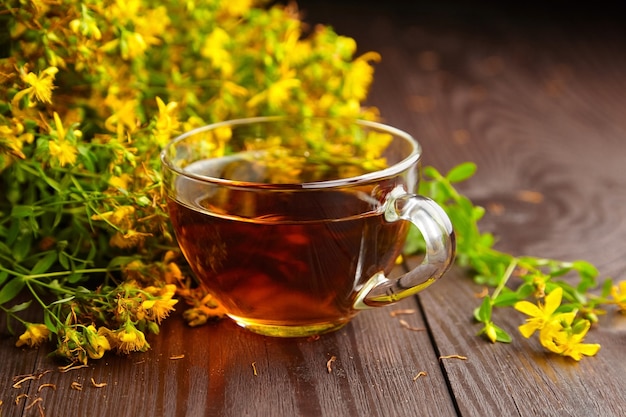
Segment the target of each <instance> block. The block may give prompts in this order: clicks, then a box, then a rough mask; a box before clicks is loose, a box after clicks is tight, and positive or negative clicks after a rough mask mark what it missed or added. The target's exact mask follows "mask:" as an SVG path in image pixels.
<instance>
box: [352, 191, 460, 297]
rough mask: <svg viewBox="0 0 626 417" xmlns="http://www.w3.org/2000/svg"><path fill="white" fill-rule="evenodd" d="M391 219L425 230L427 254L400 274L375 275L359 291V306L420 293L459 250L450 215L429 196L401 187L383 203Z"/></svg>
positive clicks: (423, 234) (449, 263)
mask: <svg viewBox="0 0 626 417" xmlns="http://www.w3.org/2000/svg"><path fill="white" fill-rule="evenodd" d="M383 210H384V218H385V220H386V221H388V222H396V221H398V220H408V221H410V222H411V223H413V224H414V225H415V226H416V227H417V228H418V229H419V231H420V232H421V233H422V236H423V238H424V241H425V243H426V254H425V256H424V260H423V261H422V263H421V264H419V265H418V266H416V267H415V268H413V269H412V270H411V271H409V272H407V273H405V274H403V275H401V276H400V277H397V278H393V279H389V278H387V277H386V276H385V274H384V273H383V272H379V273H377V274H375V275H374V276H372V277H371V278H370V279H369V280H368V281H367V283H366V284H365V285H364V287H363V288H362V289H361V290H360V291H359V296H358V297H357V300H356V302H355V304H354V308H356V309H366V308H371V307H381V306H385V305H388V304H392V303H395V302H396V301H400V300H402V299H403V298H406V297H408V296H411V295H414V294H417V293H418V292H420V291H422V290H423V289H425V288H426V287H428V286H429V285H431V284H432V283H433V282H435V281H436V280H437V279H439V278H440V277H441V276H442V275H443V274H444V273H445V272H446V271H447V270H448V268H449V267H450V265H452V262H453V261H454V255H455V250H456V243H455V235H454V230H453V229H452V223H451V222H450V218H449V217H448V215H447V214H446V213H445V211H443V209H442V208H441V207H440V206H439V205H438V204H437V203H435V202H434V201H433V200H431V199H430V198H428V197H424V196H420V195H415V194H407V193H406V191H404V189H403V188H402V187H401V186H399V187H396V188H395V189H393V190H392V191H391V192H390V193H389V194H388V196H387V200H386V202H385V204H384V205H383Z"/></svg>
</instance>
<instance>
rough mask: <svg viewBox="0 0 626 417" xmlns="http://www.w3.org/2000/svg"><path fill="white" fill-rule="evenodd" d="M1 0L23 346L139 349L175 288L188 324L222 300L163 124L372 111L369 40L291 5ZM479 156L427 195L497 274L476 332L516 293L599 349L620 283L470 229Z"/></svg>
mask: <svg viewBox="0 0 626 417" xmlns="http://www.w3.org/2000/svg"><path fill="white" fill-rule="evenodd" d="M0 1H1V2H2V6H3V9H0V325H3V326H6V327H8V328H9V330H10V331H15V330H16V329H15V326H20V328H19V331H20V332H21V336H19V339H18V340H17V345H18V346H21V345H29V346H37V345H39V344H40V343H42V342H43V341H45V340H52V341H53V342H55V343H56V353H57V354H58V355H60V356H61V357H64V358H67V359H68V360H69V361H71V362H80V363H86V362H87V361H88V360H89V359H90V358H91V359H97V358H101V357H102V356H103V355H104V353H105V352H107V351H109V350H114V351H117V352H122V353H129V352H133V351H145V350H146V349H148V348H149V344H148V341H147V339H146V334H147V333H158V331H159V326H160V324H161V322H162V320H163V319H165V318H166V317H167V316H168V315H169V313H170V312H171V311H172V310H173V309H174V306H175V305H176V304H177V303H178V300H179V299H184V300H185V301H186V302H187V303H189V304H190V307H189V308H188V309H187V310H186V311H185V313H184V316H185V318H186V319H187V321H188V322H189V323H190V324H191V325H198V324H202V323H204V322H206V321H207V320H208V319H209V318H211V317H219V316H220V315H221V314H222V312H221V310H220V308H219V306H218V305H217V304H216V303H215V302H214V301H213V299H212V298H211V296H210V295H208V294H205V293H204V292H203V290H202V288H201V287H198V286H196V285H194V282H193V281H192V279H191V277H190V275H189V274H188V273H187V272H186V271H187V270H186V268H185V267H184V265H185V263H184V261H183V258H182V256H180V253H179V249H178V246H177V244H176V242H175V240H174V237H173V236H172V233H171V231H170V226H169V221H168V216H167V212H166V205H165V198H164V194H163V190H162V181H161V174H160V161H159V154H160V151H161V149H162V147H163V146H164V145H165V144H166V142H168V141H169V140H170V139H171V138H172V137H173V136H175V135H177V134H179V133H182V132H184V131H188V130H191V129H193V128H196V127H199V126H202V125H206V124H209V123H212V122H216V121H223V120H228V119H235V118H242V117H251V116H264V115H292V116H303V117H307V116H338V117H353V118H357V117H358V118H362V119H370V120H373V119H376V118H377V117H378V115H377V112H376V109H375V108H364V107H363V106H362V103H363V101H364V99H365V98H366V95H367V93H368V90H369V86H370V83H371V82H372V77H373V67H372V63H374V62H376V61H378V60H379V59H380V57H379V55H378V54H377V53H375V52H368V53H365V54H363V55H360V56H356V55H355V52H356V42H355V41H354V40H353V39H351V38H348V37H344V36H339V35H338V34H336V33H335V32H334V31H333V30H332V29H331V28H329V27H327V26H317V27H314V28H307V27H305V25H304V24H303V22H302V21H301V20H300V19H299V15H298V10H297V8H296V6H295V5H290V6H276V5H274V6H271V5H269V4H267V3H264V2H263V1H261V2H258V3H253V1H252V0H203V1H202V0H185V1H176V0H163V1H156V0H141V1H140V0H124V1H122V0H57V1H54V2H51V1H46V0H0ZM475 170H476V166H475V165H474V164H472V163H471V162H468V163H464V164H461V165H459V166H457V167H454V168H453V169H452V170H450V171H449V172H447V173H445V174H441V173H439V172H438V171H437V170H436V169H434V168H433V167H425V168H424V179H423V180H422V182H421V184H420V187H421V189H420V193H421V194H423V195H426V196H429V197H431V198H432V199H434V200H435V201H436V202H437V203H439V204H440V205H441V206H442V207H444V209H445V210H446V211H447V213H448V215H449V216H450V218H451V220H452V223H453V226H454V228H455V232H456V236H457V262H458V263H459V264H461V265H463V266H467V267H469V268H470V269H471V270H473V271H474V272H475V274H474V275H473V278H474V281H475V282H477V283H479V284H481V285H485V286H486V287H490V288H492V289H493V290H492V291H491V292H486V293H485V294H484V296H483V297H482V301H481V303H480V306H479V307H477V308H476V309H475V311H474V318H475V320H476V322H477V323H479V324H480V325H481V326H482V328H481V329H480V330H479V334H480V335H482V336H484V337H485V338H486V339H487V340H489V341H491V342H510V341H512V338H511V336H510V335H509V334H508V333H507V332H506V331H505V330H504V329H502V328H500V327H499V326H498V325H497V324H496V323H495V320H494V316H495V315H494V314H492V313H493V311H495V309H497V308H502V307H511V308H515V309H516V310H518V311H519V312H521V313H523V314H525V315H526V316H528V317H527V319H526V321H525V322H524V323H523V324H521V325H520V326H519V331H520V333H521V334H522V336H524V337H530V336H532V335H533V334H538V338H539V341H540V343H541V345H542V346H543V347H544V348H546V349H547V350H549V351H551V352H554V353H557V354H560V355H564V356H569V357H571V358H573V359H575V360H580V359H581V358H582V357H583V356H587V355H594V354H596V352H598V350H599V348H600V346H599V345H597V344H587V343H583V339H584V337H585V336H586V334H587V332H588V330H589V329H590V327H591V325H592V323H595V322H597V321H598V315H599V314H602V313H603V312H604V311H603V310H602V309H601V308H600V307H601V306H602V305H605V304H611V305H615V306H617V308H618V310H620V311H626V282H624V281H622V282H619V283H616V284H615V285H613V282H612V281H611V280H606V281H605V282H604V285H603V286H602V291H601V294H599V295H598V294H592V293H591V291H592V290H593V289H594V288H597V286H598V283H597V275H598V271H597V270H596V268H595V267H594V266H593V265H591V264H589V263H587V262H584V261H574V262H565V261H557V260H550V259H543V258H539V257H530V256H525V257H515V256H513V255H510V254H506V253H502V252H500V251H497V250H495V249H494V248H493V246H494V242H495V239H494V237H493V236H491V235H490V234H489V233H481V232H480V230H479V228H478V222H479V220H480V218H481V217H482V215H483V214H484V210H483V209H482V208H481V207H477V206H474V205H473V204H472V203H471V202H470V201H469V199H467V198H466V197H464V196H463V195H461V194H459V193H458V192H457V190H456V189H455V184H456V183H458V182H460V181H464V180H466V179H468V178H469V177H471V176H472V175H473V173H474V171H475ZM421 242H422V241H421V239H420V237H419V236H417V235H416V236H413V237H410V238H409V241H408V244H407V246H406V248H405V251H406V253H412V252H414V251H418V250H421V249H422V248H421ZM566 275H567V276H568V278H567V279H565V278H563V277H565V276H566ZM570 275H575V276H577V277H578V281H577V282H575V277H571V278H570V277H569V276H570ZM511 277H515V278H516V280H515V281H516V282H518V283H520V284H519V285H517V286H516V288H510V281H512V280H510V278H511Z"/></svg>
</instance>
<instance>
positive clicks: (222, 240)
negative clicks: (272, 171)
mask: <svg viewBox="0 0 626 417" xmlns="http://www.w3.org/2000/svg"><path fill="white" fill-rule="evenodd" d="M220 191H221V192H225V193H226V194H227V195H224V194H223V193H222V194H220V193H212V195H211V196H204V197H203V198H198V199H196V200H195V201H189V200H187V201H184V203H181V202H180V201H175V200H170V203H169V209H170V215H171V219H172V222H173V225H174V227H175V230H176V233H177V238H178V241H179V244H180V246H181V248H182V250H183V252H184V254H185V256H186V258H187V260H188V261H189V263H190V265H191V266H192V268H193V270H194V272H195V273H196V274H197V277H198V278H199V279H200V280H202V282H203V283H204V284H205V285H206V286H207V287H208V288H209V290H210V291H211V292H212V293H213V295H215V296H216V297H217V298H218V299H219V300H220V302H221V303H222V304H223V305H224V307H225V308H226V310H227V311H228V312H229V314H230V315H232V316H234V317H235V318H236V319H237V318H239V319H244V320H245V321H247V322H253V323H257V324H270V325H289V326H293V325H310V324H319V323H330V322H342V321H346V322H347V321H348V320H349V319H350V318H351V317H352V316H353V315H354V311H353V308H352V305H353V302H354V299H355V297H356V292H357V291H358V290H359V289H360V287H361V286H362V284H363V283H364V282H366V281H367V280H368V279H369V278H370V277H371V276H372V275H373V274H375V273H376V272H379V271H383V270H384V271H385V272H389V270H390V269H391V268H392V267H393V265H394V260H395V259H396V257H397V256H398V254H399V253H400V250H401V248H402V242H403V241H404V236H405V234H406V232H407V230H408V229H407V228H408V225H407V223H406V222H403V221H400V222H396V223H387V222H386V221H384V219H383V218H382V214H380V213H379V212H378V211H376V210H373V208H372V207H369V208H368V207H367V206H368V204H369V203H367V202H365V201H363V200H362V199H360V198H359V193H356V194H355V193H347V192H340V191H320V192H316V193H310V192H307V193H300V192H278V193H256V194H255V193H248V192H243V191H238V190H232V189H231V190H224V189H221V190H220ZM181 194H183V193H181ZM242 207H245V209H244V208H242ZM374 209H375V208H374ZM244 211H245V217H237V216H232V215H225V214H224V213H232V212H244ZM364 212H367V214H365V215H363V214H361V215H355V214H354V213H364Z"/></svg>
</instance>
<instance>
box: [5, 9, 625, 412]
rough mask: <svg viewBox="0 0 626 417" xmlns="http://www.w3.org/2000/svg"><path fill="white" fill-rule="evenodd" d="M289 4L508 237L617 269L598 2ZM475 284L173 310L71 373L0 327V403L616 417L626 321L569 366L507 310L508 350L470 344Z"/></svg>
mask: <svg viewBox="0 0 626 417" xmlns="http://www.w3.org/2000/svg"><path fill="white" fill-rule="evenodd" d="M299 3H300V4H301V8H302V10H303V12H304V15H303V16H304V18H305V19H306V20H307V21H309V22H311V23H312V24H314V23H318V22H320V23H328V24H331V25H332V26H333V27H334V28H335V29H336V31H337V32H339V33H340V34H343V35H347V36H352V37H354V38H355V39H356V40H357V44H358V45H359V49H360V51H362V52H365V51H368V50H375V51H378V52H380V53H381V54H382V56H383V61H382V62H381V63H380V64H377V66H376V75H375V82H374V85H373V88H372V93H371V96H370V98H369V102H370V104H372V105H375V106H377V107H378V108H379V109H380V110H381V114H382V117H383V119H384V120H385V121H386V122H388V123H389V124H392V125H395V126H397V127H400V128H403V129H405V130H407V131H409V132H410V133H412V134H413V135H414V136H415V137H416V138H417V139H418V140H419V141H420V142H421V144H422V145H423V148H424V159H423V162H424V164H426V165H433V166H435V167H436V168H438V169H439V170H441V171H446V170H448V169H450V168H451V167H453V166H454V165H456V164H458V163H460V162H464V161H474V162H476V163H477V165H478V168H479V169H478V173H477V174H476V176H475V177H474V178H473V179H471V180H470V181H468V182H467V183H464V184H462V191H463V192H464V193H465V194H467V195H468V196H469V197H470V198H472V200H474V202H475V203H477V204H480V205H483V206H484V207H485V208H486V209H487V215H486V216H485V218H484V220H483V222H482V227H483V229H484V230H488V231H492V232H493V233H494V234H496V235H497V236H498V238H499V241H498V247H499V248H500V249H503V250H505V251H510V252H512V253H515V254H530V255H538V256H539V255H540V256H546V257H553V258H559V259H564V260H572V259H579V258H581V259H586V260H589V261H591V262H593V263H594V264H596V265H597V266H598V267H599V269H600V272H601V274H602V275H603V276H609V275H610V276H614V277H615V278H616V279H626V257H625V256H624V253H625V252H626V248H625V244H624V238H623V236H624V235H625V234H626V174H625V173H626V170H625V169H624V160H625V157H626V117H624V114H625V112H626V75H625V74H626V54H624V53H623V52H624V51H625V50H626V33H625V32H624V30H623V27H622V22H621V21H619V19H616V18H614V17H613V16H612V14H613V12H612V9H610V8H609V7H608V5H607V4H606V3H604V2H601V3H602V4H601V5H596V7H595V8H593V9H591V8H589V9H588V10H584V13H578V14H576V15H573V16H569V15H564V14H563V13H564V11H563V10H560V8H559V7H562V6H561V4H560V3H559V2H553V3H549V2H548V3H545V2H544V3H539V2H530V3H528V2H524V4H523V5H522V4H520V5H517V6H515V8H514V9H506V8H502V7H498V4H497V3H495V2H471V4H470V3H469V2H463V1H456V2H454V1H446V2H400V1H399V2H393V1H389V2H384V3H381V2H362V1H356V0H355V1H348V0H343V1H332V2H330V1H324V0H316V1H311V0H306V1H302V2H299ZM426 3H428V4H426ZM567 7H568V10H571V9H572V8H575V5H572V4H568V5H567ZM581 10H582V6H581V9H579V10H578V12H580V11H581ZM563 16H565V17H563ZM481 290H482V288H479V287H477V286H476V285H475V284H473V282H472V280H471V278H470V277H469V275H468V274H467V273H466V272H465V271H463V270H461V269H460V268H455V269H453V271H452V272H451V273H449V274H448V275H447V276H446V277H445V278H444V279H442V280H441V282H438V283H436V284H435V285H433V286H432V287H430V288H429V289H428V290H427V292H424V293H423V294H420V295H419V297H416V298H415V299H412V300H405V301H403V302H402V303H400V304H399V305H397V306H393V307H389V308H384V309H377V310H371V311H364V312H363V313H361V314H360V315H359V316H358V317H357V318H356V319H355V320H354V321H353V322H352V323H350V324H349V325H348V326H346V327H345V328H344V329H342V330H340V331H338V332H336V333H334V334H330V335H325V336H322V337H321V338H320V339H319V340H309V339H293V340H283V339H272V338H267V337H262V336H258V335H254V334H252V333H248V332H246V331H244V330H242V329H240V328H238V327H237V326H236V325H235V324H233V323H232V322H230V321H223V322H220V323H217V324H211V325H207V326H205V327H201V328H197V329H190V328H188V327H186V325H185V324H184V323H183V321H182V319H181V318H180V316H179V315H176V316H174V317H172V318H170V319H168V320H167V321H166V322H165V324H164V326H163V328H162V334H161V336H160V337H158V338H151V339H150V343H151V344H152V349H151V350H150V351H148V352H147V353H145V354H134V355H130V356H128V357H126V356H115V355H109V356H107V357H106V358H105V359H103V360H101V361H93V363H91V364H90V366H89V367H86V368H81V369H77V370H73V371H70V372H67V373H61V372H59V370H58V366H59V365H61V364H59V363H57V362H55V361H54V360H53V359H51V358H50V357H48V356H47V352H48V351H49V347H48V348H45V349H42V350H41V351H37V350H22V349H17V348H15V347H14V343H15V339H14V338H11V337H8V336H6V335H3V336H1V337H0V376H1V377H0V400H1V401H2V405H1V407H2V408H0V410H1V413H0V415H1V416H2V417H7V416H39V415H40V410H39V405H41V407H42V408H41V411H42V412H44V413H45V416H48V417H50V416H83V415H88V416H94V417H98V416H102V417H105V416H106V417H110V416H115V417H131V416H133V417H142V416H146V417H148V416H150V417H152V416H168V417H169V416H174V417H178V416H226V417H228V416H233V417H239V416H263V417H265V416H269V415H271V416H279V417H280V416H290V417H291V416H332V417H334V416H350V417H352V416H401V417H404V416H412V415H419V416H446V417H448V416H456V415H459V416H467V417H474V416H523V417H526V416H575V417H590V416H598V417H600V416H601V417H605V416H607V417H612V416H615V417H617V416H624V415H626V391H624V386H625V385H626V361H624V346H626V316H623V315H620V314H616V313H615V312H614V311H609V313H608V314H607V315H606V316H603V317H601V319H600V320H601V322H600V326H598V327H594V328H593V329H592V330H591V331H590V333H589V335H588V338H587V341H588V342H591V343H600V344H601V345H602V349H601V350H600V352H599V354H598V355H597V356H596V357H593V358H586V359H584V360H583V361H581V362H580V363H576V362H574V361H572V360H569V359H567V358H561V357H558V356H555V355H551V354H549V353H546V352H544V351H543V349H542V348H541V347H540V346H539V344H538V343H537V341H536V340H534V339H531V340H526V339H524V338H523V337H521V336H520V335H519V334H518V333H517V330H516V328H517V326H518V325H519V324H521V323H522V321H523V319H524V317H522V315H521V314H519V313H517V312H515V311H508V310H496V311H495V313H494V320H495V321H496V323H497V324H498V325H500V326H501V327H503V328H504V329H505V330H507V331H508V332H510V333H511V334H512V335H513V337H514V341H513V343H512V344H510V345H503V344H496V345H494V344H491V343H489V342H487V341H485V340H484V339H482V338H479V337H476V333H477V332H478V330H479V326H478V325H477V324H475V323H474V322H473V320H472V310H473V308H475V307H476V306H477V305H478V303H479V300H478V299H477V298H476V296H475V294H476V293H478V292H480V291H481ZM396 309H411V310H415V312H414V313H412V314H409V315H403V316H399V317H392V316H391V315H390V312H391V311H393V310H396ZM400 319H403V320H405V321H406V323H408V325H409V326H411V327H414V328H425V329H426V330H425V331H415V330H410V329H408V328H407V327H406V326H403V325H402V324H401V322H400ZM0 324H1V323H0ZM447 355H460V356H464V357H467V360H462V359H459V358H454V357H452V358H449V359H440V357H442V356H447ZM332 357H335V360H334V361H331V362H330V365H328V364H329V360H330V359H331V358H332ZM328 366H330V369H331V372H329V370H328ZM45 370H49V371H50V372H49V373H46V374H45V375H43V376H42V377H41V378H40V379H38V380H32V381H26V382H25V383H24V384H23V385H22V386H21V387H20V388H13V387H12V385H13V383H14V381H13V377H14V376H15V375H23V374H32V373H38V372H41V371H45ZM421 372H424V373H425V374H420V373H421ZM418 375H422V376H420V377H418V378H415V377H416V376H418ZM92 379H93V382H95V383H96V384H106V385H104V386H95V385H94V384H93V383H92ZM46 384H54V387H56V389H53V388H51V387H52V385H46ZM72 384H74V388H73V387H72ZM76 384H79V385H76ZM78 386H80V387H82V390H80V391H79V390H77V389H76V388H78ZM42 387H43V388H42ZM21 394H27V395H28V398H26V397H24V398H22V399H21V401H20V402H19V404H17V405H16V404H15V400H16V398H17V397H18V396H19V395H21Z"/></svg>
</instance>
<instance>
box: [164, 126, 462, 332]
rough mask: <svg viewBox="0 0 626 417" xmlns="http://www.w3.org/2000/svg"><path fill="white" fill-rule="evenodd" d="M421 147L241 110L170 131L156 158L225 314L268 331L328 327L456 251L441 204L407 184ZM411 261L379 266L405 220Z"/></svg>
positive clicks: (417, 286)
mask: <svg viewBox="0 0 626 417" xmlns="http://www.w3.org/2000/svg"><path fill="white" fill-rule="evenodd" d="M419 158H420V147H419V145H418V144H417V142H415V141H414V140H413V138H411V137H410V135H408V134H406V133H404V132H402V131H400V130H397V129H394V128H392V127H390V126H386V125H382V124H378V123H373V122H364V121H355V120H351V121H350V120H342V119H294V118H283V117H278V118H275V117H270V118H253V119H241V120H234V121H230V122H224V123H218V124H215V125H210V126H205V127H203V128H200V129H197V130H195V131H191V132H189V133H186V134H184V135H182V136H180V137H179V138H177V139H175V140H173V141H172V142H170V144H168V146H167V147H166V148H165V149H164V151H163V153H162V156H161V159H162V163H163V168H164V171H163V172H164V184H165V188H166V191H167V195H168V205H169V212H170V217H171V221H172V225H173V227H174V231H175V233H176V238H177V240H178V243H179V245H180V247H181V250H182V252H183V253H184V255H185V258H186V259H187V261H188V262H189V265H190V266H191V268H192V269H193V271H194V273H195V275H196V276H197V278H198V279H199V280H201V281H202V283H203V284H204V285H205V286H206V287H207V288H208V289H209V291H210V292H211V293H212V294H213V295H214V296H215V297H216V298H217V300H218V301H219V302H220V303H221V304H222V305H223V307H224V308H225V310H226V311H227V314H228V316H229V317H231V318H232V319H234V320H235V321H236V322H237V323H238V324H240V325H241V326H243V327H245V328H247V329H250V330H252V331H255V332H258V333H261V334H265V335H272V336H289V337H293V336H308V335H312V334H319V333H324V332H328V331H332V330H336V329H338V328H340V327H342V326H343V325H345V324H346V323H348V322H349V321H350V320H351V319H352V318H353V317H354V316H355V315H356V313H357V312H358V311H360V310H362V309H365V308H371V307H378V306H383V305H388V304H391V303H393V302H395V301H398V300H400V299H403V298H406V297H408V296H410V295H412V294H415V293H417V292H419V291H421V290H423V289H424V288H426V287H427V286H428V285H430V284H432V283H433V282H434V281H436V280H437V279H438V278H440V277H441V276H442V274H443V273H444V272H445V271H446V270H447V269H448V267H449V266H450V264H451V263H452V260H453V258H454V233H453V231H452V227H451V225H450V221H449V219H448V217H447V215H446V214H445V212H444V211H443V210H442V209H441V208H440V207H439V206H437V204H435V203H434V202H433V201H432V200H429V199H428V198H425V197H422V196H419V195H415V194H414V193H415V192H416V190H417V186H418V181H419V175H418V163H419ZM411 224H412V225H414V226H415V227H417V228H418V229H419V230H420V232H421V234H422V236H423V238H424V242H425V247H426V253H425V256H424V260H423V262H422V263H421V264H420V265H418V266H417V267H415V268H413V269H412V270H411V271H409V272H406V273H404V274H402V275H400V274H399V276H396V277H391V276H390V275H389V274H390V272H391V270H392V269H393V267H394V261H395V260H396V258H397V257H398V255H399V254H400V253H401V250H402V247H403V246H404V242H405V239H406V235H407V233H408V230H409V227H410V225H411Z"/></svg>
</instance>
